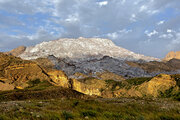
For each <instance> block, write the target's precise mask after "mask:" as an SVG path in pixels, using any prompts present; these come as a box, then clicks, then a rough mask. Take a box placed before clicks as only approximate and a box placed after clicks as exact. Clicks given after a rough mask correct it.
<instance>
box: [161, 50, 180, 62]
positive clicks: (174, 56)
mask: <svg viewBox="0 0 180 120" xmlns="http://www.w3.org/2000/svg"><path fill="white" fill-rule="evenodd" d="M171 59H180V51H177V52H174V51H171V52H169V53H168V54H167V55H166V57H165V58H164V59H163V60H165V61H168V60H171Z"/></svg>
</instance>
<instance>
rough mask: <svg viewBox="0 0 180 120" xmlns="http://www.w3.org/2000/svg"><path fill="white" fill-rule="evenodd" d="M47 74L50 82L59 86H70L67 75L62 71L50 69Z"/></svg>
mask: <svg viewBox="0 0 180 120" xmlns="http://www.w3.org/2000/svg"><path fill="white" fill-rule="evenodd" d="M48 75H49V76H50V78H51V81H52V84H54V85H56V86H61V87H65V88H70V82H69V80H68V77H67V76H66V74H65V73H64V72H63V71H60V70H52V71H50V72H48Z"/></svg>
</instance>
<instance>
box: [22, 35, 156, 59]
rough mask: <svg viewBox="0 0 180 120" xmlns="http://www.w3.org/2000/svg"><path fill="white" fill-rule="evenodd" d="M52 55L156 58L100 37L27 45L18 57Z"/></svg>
mask: <svg viewBox="0 0 180 120" xmlns="http://www.w3.org/2000/svg"><path fill="white" fill-rule="evenodd" d="M49 55H54V56H55V57H57V58H71V59H78V60H79V59H90V58H100V57H103V56H109V57H113V58H116V59H120V60H131V61H132V60H135V61H136V60H145V61H154V60H159V59H157V58H153V57H148V56H144V55H141V54H136V53H134V52H131V51H129V50H127V49H124V48H121V47H119V46H116V45H115V44H114V43H113V42H112V41H111V40H108V39H101V38H82V37H80V38H78V39H67V38H64V39H59V40H54V41H49V42H42V43H40V44H37V45H35V46H33V47H27V48H26V50H25V52H23V53H22V54H21V55H20V57H21V58H23V59H26V60H30V59H37V58H40V57H47V56H49Z"/></svg>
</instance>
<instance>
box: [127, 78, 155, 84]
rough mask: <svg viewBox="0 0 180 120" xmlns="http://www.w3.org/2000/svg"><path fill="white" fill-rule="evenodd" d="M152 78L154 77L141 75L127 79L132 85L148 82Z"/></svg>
mask: <svg viewBox="0 0 180 120" xmlns="http://www.w3.org/2000/svg"><path fill="white" fill-rule="evenodd" d="M151 79H152V77H140V78H132V79H127V80H126V81H127V82H128V83H129V84H131V85H141V84H142V83H144V82H148V81H150V80H151Z"/></svg>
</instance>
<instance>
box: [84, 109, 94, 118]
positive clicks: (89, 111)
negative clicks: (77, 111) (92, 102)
mask: <svg viewBox="0 0 180 120" xmlns="http://www.w3.org/2000/svg"><path fill="white" fill-rule="evenodd" d="M81 116H83V117H86V116H88V117H96V116H97V112H96V111H93V110H87V111H83V112H81Z"/></svg>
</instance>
